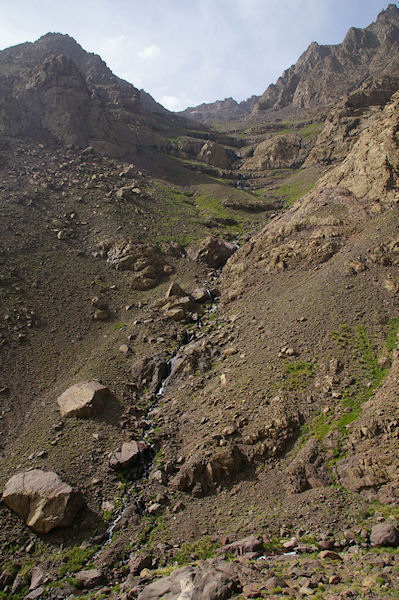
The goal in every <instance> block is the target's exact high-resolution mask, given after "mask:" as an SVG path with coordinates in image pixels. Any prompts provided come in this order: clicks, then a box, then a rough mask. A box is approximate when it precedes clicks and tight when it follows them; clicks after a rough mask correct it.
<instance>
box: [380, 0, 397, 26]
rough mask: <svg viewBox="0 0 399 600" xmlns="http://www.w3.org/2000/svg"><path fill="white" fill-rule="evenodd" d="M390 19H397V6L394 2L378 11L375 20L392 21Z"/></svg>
mask: <svg viewBox="0 0 399 600" xmlns="http://www.w3.org/2000/svg"><path fill="white" fill-rule="evenodd" d="M392 19H397V20H399V8H398V7H397V5H396V4H388V6H387V8H385V9H384V10H382V11H381V12H380V13H379V15H378V17H377V22H381V21H392Z"/></svg>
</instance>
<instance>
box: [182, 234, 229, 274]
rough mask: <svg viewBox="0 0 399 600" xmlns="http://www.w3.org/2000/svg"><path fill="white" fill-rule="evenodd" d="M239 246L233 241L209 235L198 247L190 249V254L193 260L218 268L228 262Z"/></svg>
mask: <svg viewBox="0 0 399 600" xmlns="http://www.w3.org/2000/svg"><path fill="white" fill-rule="evenodd" d="M237 248H238V246H237V245H236V244H233V243H232V242H226V241H225V240H222V239H220V238H216V237H212V236H209V237H207V238H205V239H204V240H202V242H201V243H200V244H199V246H198V247H197V248H191V249H189V251H188V254H189V256H190V258H192V259H193V260H198V261H199V262H202V263H204V264H205V265H207V266H208V267H211V268H213V269H217V268H218V267H221V266H223V265H224V264H225V263H226V261H227V260H228V259H229V258H230V256H232V254H234V252H235V251H236V250H237Z"/></svg>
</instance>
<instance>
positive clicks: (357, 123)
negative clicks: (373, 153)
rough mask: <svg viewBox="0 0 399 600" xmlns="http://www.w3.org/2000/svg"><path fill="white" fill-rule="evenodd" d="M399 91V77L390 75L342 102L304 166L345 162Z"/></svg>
mask: <svg viewBox="0 0 399 600" xmlns="http://www.w3.org/2000/svg"><path fill="white" fill-rule="evenodd" d="M398 89H399V78H398V77H388V76H387V77H383V78H382V79H377V80H372V81H368V82H366V83H364V84H363V85H362V86H361V87H360V88H359V89H358V90H356V91H354V92H352V93H351V94H349V95H348V96H347V97H346V98H345V99H344V100H342V101H341V102H339V103H338V105H336V106H335V107H334V108H333V109H332V111H331V112H330V113H329V114H328V116H327V119H326V121H325V125H324V128H323V130H322V131H321V132H320V134H319V135H318V137H317V139H316V141H315V143H314V146H313V147H312V149H311V150H310V152H309V156H308V157H307V159H306V161H305V163H304V167H310V166H312V165H322V166H325V165H330V164H333V165H334V164H338V163H340V162H341V161H343V160H344V159H345V158H346V157H347V155H348V154H349V152H350V151H351V150H352V148H353V146H354V144H355V143H356V142H357V141H358V138H359V136H360V135H361V134H362V132H363V131H365V130H366V129H367V128H368V127H370V126H372V124H373V121H374V120H375V118H376V116H378V113H379V112H380V110H381V108H383V107H384V106H385V105H386V104H387V103H389V101H390V100H391V98H392V96H393V94H394V93H395V92H396V91H397V90H398Z"/></svg>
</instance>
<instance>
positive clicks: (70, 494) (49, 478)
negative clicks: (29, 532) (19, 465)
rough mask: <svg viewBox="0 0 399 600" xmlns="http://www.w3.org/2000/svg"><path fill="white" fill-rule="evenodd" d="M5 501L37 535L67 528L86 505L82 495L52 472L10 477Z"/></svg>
mask: <svg viewBox="0 0 399 600" xmlns="http://www.w3.org/2000/svg"><path fill="white" fill-rule="evenodd" d="M2 500H3V502H4V503H5V504H7V506H8V507H9V508H11V509H12V510H13V511H15V512H16V513H17V514H18V515H20V516H21V517H22V518H23V519H24V521H25V523H26V524H27V525H28V526H29V527H30V528H31V529H33V531H35V532H36V533H48V532H49V531H50V530H51V529H54V528H55V527H68V526H69V525H70V524H71V523H72V521H73V519H74V517H75V515H76V513H77V511H78V510H79V509H80V508H81V507H82V506H83V496H82V494H81V493H80V492H79V491H77V490H74V489H73V488H72V487H71V486H70V485H68V484H67V483H64V482H63V481H61V479H60V478H59V476H58V475H57V474H56V473H54V472H51V471H48V472H45V471H42V470H40V469H34V470H32V471H24V472H22V473H18V474H16V475H14V476H13V477H11V479H9V481H8V482H7V484H6V487H5V490H4V492H3V496H2Z"/></svg>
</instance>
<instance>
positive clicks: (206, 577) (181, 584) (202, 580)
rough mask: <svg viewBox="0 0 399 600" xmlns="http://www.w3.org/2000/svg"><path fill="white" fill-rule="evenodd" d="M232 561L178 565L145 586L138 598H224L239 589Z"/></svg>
mask: <svg viewBox="0 0 399 600" xmlns="http://www.w3.org/2000/svg"><path fill="white" fill-rule="evenodd" d="M239 589H240V583H239V579H238V577H237V574H236V572H235V566H234V564H233V563H220V564H217V565H210V564H206V563H205V564H204V565H201V566H200V567H198V568H194V567H192V566H187V567H181V568H180V569H177V570H176V571H174V572H173V573H172V574H171V575H170V576H169V577H164V578H163V579H159V580H158V581H155V582H154V583H151V584H150V585H148V586H146V587H145V588H144V590H143V591H142V592H140V594H139V595H138V597H137V600H157V599H158V600H161V599H162V600H183V598H184V600H226V599H227V598H230V597H231V595H232V594H233V593H234V592H236V591H239Z"/></svg>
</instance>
